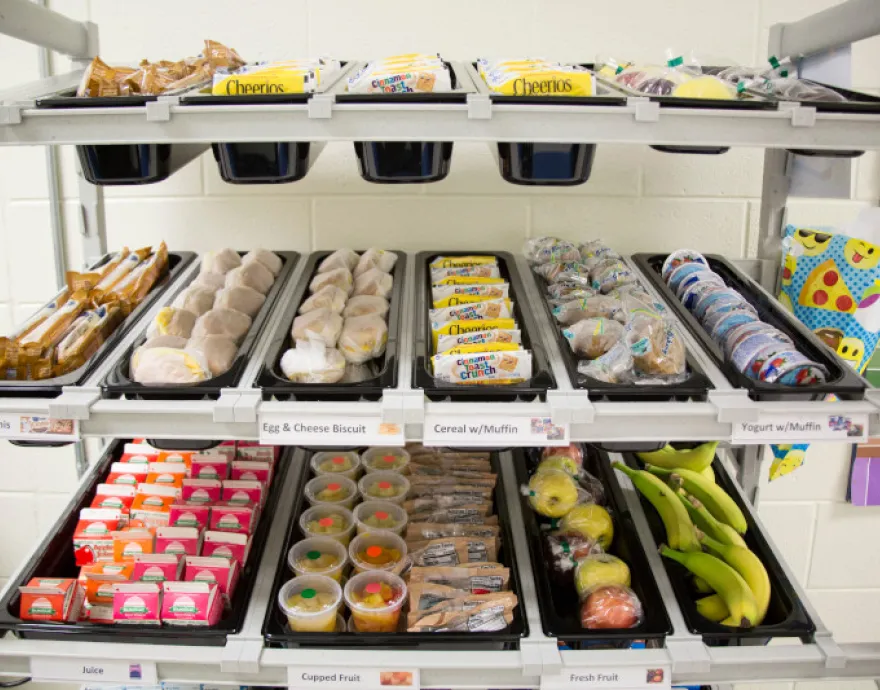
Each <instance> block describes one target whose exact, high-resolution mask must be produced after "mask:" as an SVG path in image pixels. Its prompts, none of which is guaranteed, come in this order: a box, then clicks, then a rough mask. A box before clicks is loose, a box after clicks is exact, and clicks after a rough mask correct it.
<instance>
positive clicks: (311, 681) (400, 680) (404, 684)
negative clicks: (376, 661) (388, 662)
mask: <svg viewBox="0 0 880 690" xmlns="http://www.w3.org/2000/svg"><path fill="white" fill-rule="evenodd" d="M287 685H288V687H290V688H328V689H329V688H350V690H381V689H382V688H391V687H397V688H408V689H410V690H417V688H418V687H419V670H418V669H413V668H409V669H378V668H349V667H346V668H345V669H332V668H326V667H320V666H289V667H288V668H287Z"/></svg>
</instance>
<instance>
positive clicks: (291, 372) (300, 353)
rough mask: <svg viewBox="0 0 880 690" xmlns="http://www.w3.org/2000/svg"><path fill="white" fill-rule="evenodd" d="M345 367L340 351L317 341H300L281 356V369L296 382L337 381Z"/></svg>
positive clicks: (343, 372)
mask: <svg viewBox="0 0 880 690" xmlns="http://www.w3.org/2000/svg"><path fill="white" fill-rule="evenodd" d="M345 369H346V363H345V358H344V357H343V356H342V353H341V352H339V350H337V349H336V348H327V347H325V346H324V345H323V344H322V343H320V342H317V341H300V342H298V343H297V344H296V347H293V348H291V349H289V350H287V351H286V352H285V353H284V355H282V357H281V371H283V372H284V375H285V376H286V377H287V378H289V379H290V380H291V381H295V382H297V383H337V382H338V381H341V380H342V377H343V375H344V374H345Z"/></svg>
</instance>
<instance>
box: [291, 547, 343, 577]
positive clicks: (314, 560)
mask: <svg viewBox="0 0 880 690" xmlns="http://www.w3.org/2000/svg"><path fill="white" fill-rule="evenodd" d="M337 565H339V557H338V556H336V555H335V554H332V553H322V552H321V551H317V550H315V551H309V552H308V553H307V554H306V555H305V558H300V559H299V560H297V562H296V567H297V568H299V569H300V570H306V571H312V572H316V573H318V572H324V571H325V570H329V569H330V568H335V567H336V566H337Z"/></svg>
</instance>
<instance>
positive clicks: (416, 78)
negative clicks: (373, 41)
mask: <svg viewBox="0 0 880 690" xmlns="http://www.w3.org/2000/svg"><path fill="white" fill-rule="evenodd" d="M346 90H347V91H348V92H350V93H437V92H443V91H452V75H451V74H450V72H449V67H448V66H447V65H446V64H445V63H444V62H443V61H442V60H441V59H440V57H439V56H437V55H424V54H410V55H396V56H393V57H390V58H385V59H384V60H374V61H372V62H370V63H368V64H367V65H366V66H365V67H364V68H363V69H361V70H360V71H358V72H357V73H356V74H355V75H354V76H353V77H349V79H348V84H347V85H346Z"/></svg>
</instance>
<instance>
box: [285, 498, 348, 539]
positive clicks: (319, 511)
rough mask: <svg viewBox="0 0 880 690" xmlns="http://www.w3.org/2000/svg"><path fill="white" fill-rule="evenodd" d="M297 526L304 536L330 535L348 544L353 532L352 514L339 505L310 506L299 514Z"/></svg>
mask: <svg viewBox="0 0 880 690" xmlns="http://www.w3.org/2000/svg"><path fill="white" fill-rule="evenodd" d="M299 528H300V530H301V531H302V533H303V535H305V536H306V537H330V538H331V539H335V540H336V541H338V542H339V543H340V544H342V545H343V546H348V542H349V540H350V539H351V533H352V532H354V515H352V514H351V511H350V510H348V509H346V508H342V507H340V506H330V505H319V506H312V507H311V508H309V509H308V510H305V511H303V514H302V515H300V516H299Z"/></svg>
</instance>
